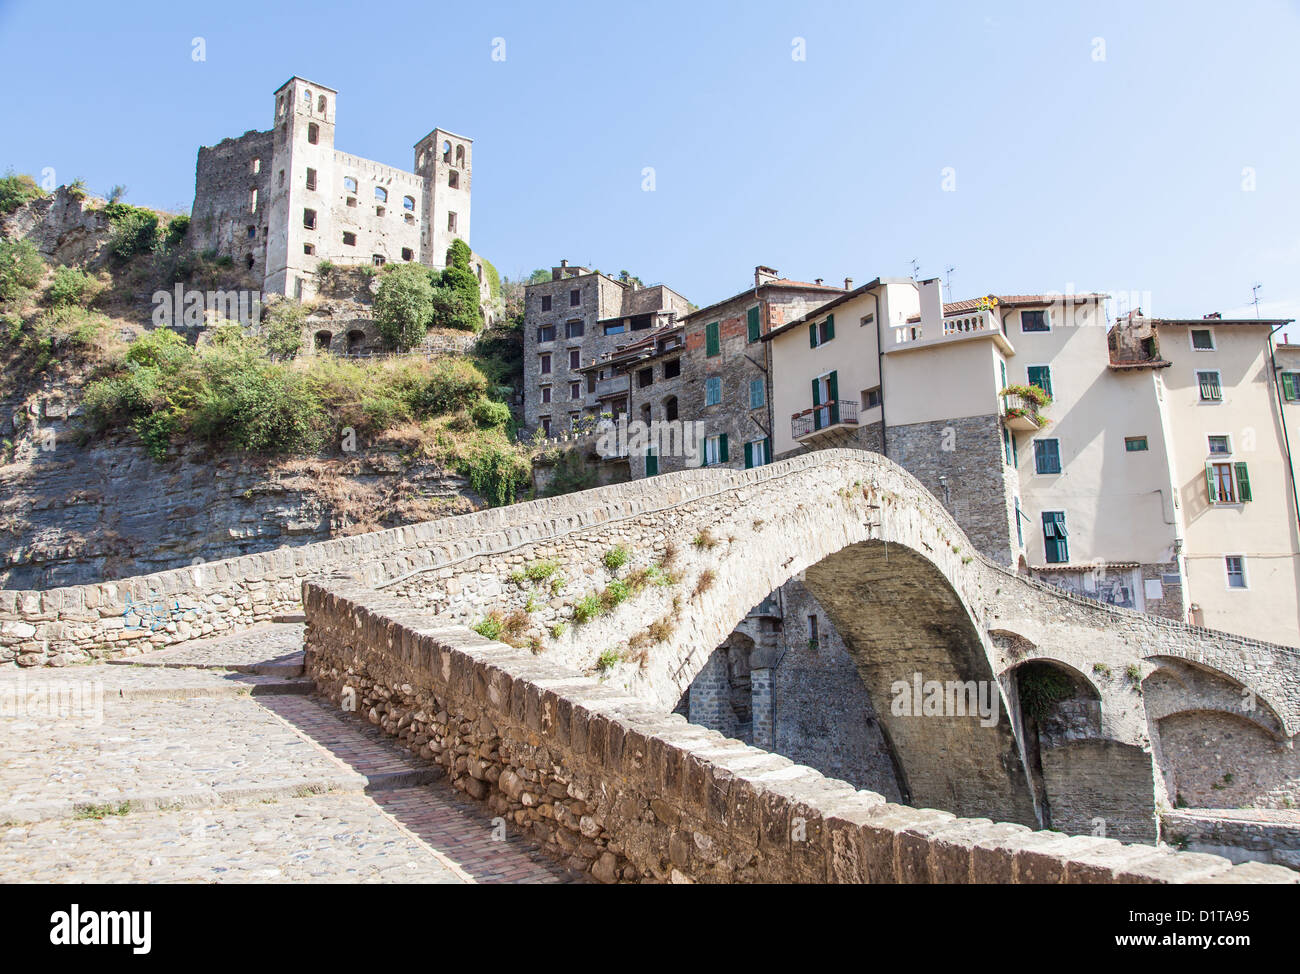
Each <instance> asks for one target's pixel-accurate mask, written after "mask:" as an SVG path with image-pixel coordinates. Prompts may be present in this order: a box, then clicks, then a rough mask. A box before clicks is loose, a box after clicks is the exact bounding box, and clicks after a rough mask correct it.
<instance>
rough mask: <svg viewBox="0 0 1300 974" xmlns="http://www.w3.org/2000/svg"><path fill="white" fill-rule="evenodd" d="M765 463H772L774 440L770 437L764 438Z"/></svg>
mask: <svg viewBox="0 0 1300 974" xmlns="http://www.w3.org/2000/svg"><path fill="white" fill-rule="evenodd" d="M763 462H764V463H771V462H772V438H771V437H770V436H765V437H763Z"/></svg>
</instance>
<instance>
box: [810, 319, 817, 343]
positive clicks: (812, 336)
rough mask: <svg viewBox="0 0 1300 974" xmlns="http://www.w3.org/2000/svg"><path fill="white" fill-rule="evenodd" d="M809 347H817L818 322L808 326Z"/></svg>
mask: <svg viewBox="0 0 1300 974" xmlns="http://www.w3.org/2000/svg"><path fill="white" fill-rule="evenodd" d="M808 347H809V348H816V347H817V322H815V321H814V322H813V323H812V324H811V325H809V326H808Z"/></svg>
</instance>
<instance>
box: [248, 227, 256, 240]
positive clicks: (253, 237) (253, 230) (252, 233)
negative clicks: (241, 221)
mask: <svg viewBox="0 0 1300 974" xmlns="http://www.w3.org/2000/svg"><path fill="white" fill-rule="evenodd" d="M248 239H249V240H256V239H257V227H249V228H248Z"/></svg>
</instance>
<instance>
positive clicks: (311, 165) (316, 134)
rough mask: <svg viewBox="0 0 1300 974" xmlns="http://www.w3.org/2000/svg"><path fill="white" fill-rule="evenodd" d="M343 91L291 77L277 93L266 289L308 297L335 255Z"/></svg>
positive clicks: (268, 221)
mask: <svg viewBox="0 0 1300 974" xmlns="http://www.w3.org/2000/svg"><path fill="white" fill-rule="evenodd" d="M337 97H338V92H336V91H335V90H334V89H333V88H327V87H325V86H324V85H318V84H315V83H314V82H311V81H307V80H305V79H303V78H298V77H294V78H290V79H289V80H288V81H286V82H285V83H284V84H283V85H282V86H281V87H280V89H279V90H278V91H276V93H275V126H274V128H273V130H272V135H273V142H272V145H273V151H272V160H271V165H272V167H273V171H272V172H271V173H270V197H271V198H270V200H268V201H267V202H268V205H269V214H268V218H267V219H266V220H265V221H264V222H265V225H266V226H267V228H268V230H267V234H268V237H267V247H266V285H265V286H266V290H267V291H270V292H276V293H279V294H288V295H290V296H292V297H297V298H301V297H303V293H304V288H308V289H310V287H311V281H312V280H313V278H314V274H315V270H316V265H317V264H318V263H319V262H320V261H321V260H322V259H323V258H324V257H325V256H327V255H328V254H329V252H330V251H332V250H333V249H334V248H333V241H334V236H335V234H334V227H333V223H334V221H333V219H332V215H331V212H330V211H331V204H332V202H333V200H332V196H333V188H334V185H335V178H334V119H335V113H336V111H337V104H336V99H337Z"/></svg>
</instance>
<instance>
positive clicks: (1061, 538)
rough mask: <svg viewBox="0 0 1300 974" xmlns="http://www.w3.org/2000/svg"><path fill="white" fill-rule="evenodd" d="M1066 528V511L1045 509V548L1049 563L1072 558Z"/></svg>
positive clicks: (1059, 562)
mask: <svg viewBox="0 0 1300 974" xmlns="http://www.w3.org/2000/svg"><path fill="white" fill-rule="evenodd" d="M1067 538H1068V535H1067V533H1066V530H1065V512H1064V511H1043V548H1044V550H1045V551H1046V552H1047V561H1048V563H1049V564H1053V565H1055V564H1061V563H1064V562H1067V561H1069V560H1070V545H1069V542H1068V541H1067Z"/></svg>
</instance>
